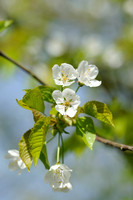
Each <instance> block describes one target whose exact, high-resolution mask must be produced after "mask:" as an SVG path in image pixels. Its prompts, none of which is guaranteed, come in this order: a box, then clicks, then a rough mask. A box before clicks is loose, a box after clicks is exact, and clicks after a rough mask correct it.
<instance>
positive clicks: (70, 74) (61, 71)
mask: <svg viewBox="0 0 133 200" xmlns="http://www.w3.org/2000/svg"><path fill="white" fill-rule="evenodd" d="M52 71H53V78H54V81H55V84H56V85H62V86H63V87H64V86H69V85H71V84H72V83H74V79H76V78H77V72H76V70H75V69H74V67H73V66H72V65H69V64H67V63H62V64H61V66H60V67H59V66H58V65H54V66H53V68H52Z"/></svg>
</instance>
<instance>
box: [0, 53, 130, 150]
mask: <svg viewBox="0 0 133 200" xmlns="http://www.w3.org/2000/svg"><path fill="white" fill-rule="evenodd" d="M0 56H1V57H3V58H5V59H6V60H8V61H10V62H11V63H13V64H15V65H16V66H18V67H19V68H21V69H22V70H23V71H25V72H27V73H28V74H29V75H30V76H32V77H33V78H35V79H36V80H37V81H38V82H39V83H41V84H42V85H46V84H45V83H44V82H43V81H41V80H40V79H39V78H38V77H37V76H36V75H35V74H34V73H32V72H31V71H30V70H28V69H26V68H25V67H24V66H22V65H21V64H19V63H17V62H16V61H14V60H13V59H11V58H9V57H8V56H7V55H6V54H4V53H3V52H2V51H0ZM96 140H97V141H99V142H102V143H103V144H107V145H110V146H113V147H116V148H118V149H120V150H121V151H127V150H129V151H133V146H129V145H125V144H120V143H117V142H113V141H111V140H107V139H104V138H102V137H100V136H98V135H97V136H96Z"/></svg>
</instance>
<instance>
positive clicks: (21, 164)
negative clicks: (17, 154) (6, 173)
mask: <svg viewBox="0 0 133 200" xmlns="http://www.w3.org/2000/svg"><path fill="white" fill-rule="evenodd" d="M18 166H19V167H20V169H25V168H26V165H25V164H24V162H23V161H22V160H21V159H19V160H18Z"/></svg>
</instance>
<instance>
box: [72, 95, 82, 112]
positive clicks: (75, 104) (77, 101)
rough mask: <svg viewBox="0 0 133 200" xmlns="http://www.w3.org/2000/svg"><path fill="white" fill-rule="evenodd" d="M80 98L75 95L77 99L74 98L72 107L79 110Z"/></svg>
mask: <svg viewBox="0 0 133 200" xmlns="http://www.w3.org/2000/svg"><path fill="white" fill-rule="evenodd" d="M80 103H81V102H80V97H79V96H78V95H75V97H73V99H72V102H71V106H72V107H73V108H74V109H77V108H78V106H79V105H80Z"/></svg>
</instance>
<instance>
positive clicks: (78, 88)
mask: <svg viewBox="0 0 133 200" xmlns="http://www.w3.org/2000/svg"><path fill="white" fill-rule="evenodd" d="M79 88H80V85H79V86H78V87H77V89H76V91H75V93H77V91H78V90H79Z"/></svg>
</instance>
